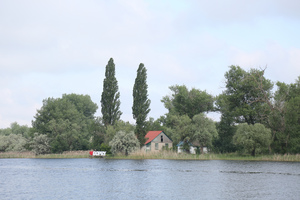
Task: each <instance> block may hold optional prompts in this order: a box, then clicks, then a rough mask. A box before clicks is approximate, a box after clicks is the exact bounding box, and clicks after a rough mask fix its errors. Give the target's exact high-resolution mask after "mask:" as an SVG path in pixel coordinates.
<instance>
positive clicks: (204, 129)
mask: <svg viewBox="0 0 300 200" xmlns="http://www.w3.org/2000/svg"><path fill="white" fill-rule="evenodd" d="M192 130H193V138H192V141H194V142H196V143H198V144H199V145H200V148H201V151H203V147H205V146H206V147H211V146H212V141H213V139H214V138H217V137H218V132H217V129H216V125H215V122H214V121H213V120H211V119H209V118H208V117H206V116H205V115H204V113H200V114H198V115H195V116H194V117H193V125H192Z"/></svg>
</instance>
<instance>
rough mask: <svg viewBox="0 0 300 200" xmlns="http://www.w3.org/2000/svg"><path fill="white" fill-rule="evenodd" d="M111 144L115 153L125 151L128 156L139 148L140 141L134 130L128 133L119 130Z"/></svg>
mask: <svg viewBox="0 0 300 200" xmlns="http://www.w3.org/2000/svg"><path fill="white" fill-rule="evenodd" d="M109 145H110V146H111V152H112V153H113V154H116V153H123V154H125V155H126V156H127V155H128V154H130V153H131V152H133V151H135V150H137V149H138V148H139V146H140V143H139V141H138V139H137V138H136V136H135V134H134V132H133V131H131V132H128V133H126V132H125V131H119V132H117V134H116V135H115V136H114V138H113V139H112V141H110V142H109Z"/></svg>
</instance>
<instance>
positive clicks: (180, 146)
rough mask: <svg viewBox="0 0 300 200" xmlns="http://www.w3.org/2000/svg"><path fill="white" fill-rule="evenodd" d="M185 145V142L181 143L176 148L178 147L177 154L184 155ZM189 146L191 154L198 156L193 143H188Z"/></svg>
mask: <svg viewBox="0 0 300 200" xmlns="http://www.w3.org/2000/svg"><path fill="white" fill-rule="evenodd" d="M183 144H184V142H183V141H180V142H179V143H178V144H177V145H176V146H177V152H178V153H182V152H184V150H183ZM188 145H189V147H190V149H189V151H190V153H191V154H196V150H197V147H195V146H193V144H192V143H190V142H188Z"/></svg>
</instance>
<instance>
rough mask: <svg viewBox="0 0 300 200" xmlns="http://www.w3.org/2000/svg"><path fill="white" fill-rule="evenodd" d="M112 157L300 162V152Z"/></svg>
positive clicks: (164, 152)
mask: <svg viewBox="0 0 300 200" xmlns="http://www.w3.org/2000/svg"><path fill="white" fill-rule="evenodd" d="M112 159H171V160H245V161H284V162H300V154H296V155H291V154H284V155H280V154H273V155H258V156H255V157H253V156H250V155H246V156H242V155H239V154H237V153H229V154H214V153H208V154H200V155H193V154H185V153H182V154H178V153H175V152H172V151H161V152H155V153H152V152H147V153H146V152H136V153H133V154H131V155H128V156H124V155H115V156H113V157H112Z"/></svg>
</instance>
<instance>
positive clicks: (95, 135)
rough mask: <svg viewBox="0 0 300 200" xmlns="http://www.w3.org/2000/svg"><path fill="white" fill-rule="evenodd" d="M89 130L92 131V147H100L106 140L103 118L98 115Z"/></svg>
mask: <svg viewBox="0 0 300 200" xmlns="http://www.w3.org/2000/svg"><path fill="white" fill-rule="evenodd" d="M89 132H91V133H92V136H91V137H90V140H89V142H90V148H91V149H100V148H101V144H102V143H103V142H104V141H105V126H104V124H102V118H100V117H96V118H95V120H94V122H93V123H92V124H91V126H90V128H89Z"/></svg>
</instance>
